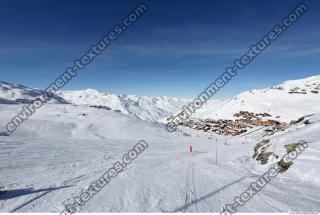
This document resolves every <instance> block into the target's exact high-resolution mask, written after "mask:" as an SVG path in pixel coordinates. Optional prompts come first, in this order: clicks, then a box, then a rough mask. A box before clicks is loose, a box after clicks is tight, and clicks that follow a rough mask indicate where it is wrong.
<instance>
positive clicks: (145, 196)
mask: <svg viewBox="0 0 320 215" xmlns="http://www.w3.org/2000/svg"><path fill="white" fill-rule="evenodd" d="M21 107H22V105H5V104H1V105H0V122H2V123H1V124H0V131H1V129H2V128H3V129H4V127H5V122H8V121H9V120H10V119H11V118H12V117H13V116H14V115H15V114H16V113H17V112H18V111H19V110H20V109H21ZM315 119H316V118H314V119H312V122H313V121H315ZM319 129H320V128H319V122H314V123H313V124H310V125H306V126H304V127H303V128H301V129H300V130H298V129H294V130H292V131H289V130H287V131H285V133H283V135H282V136H281V135H280V136H279V138H278V139H277V140H276V139H274V140H275V141H272V142H273V143H274V144H277V141H282V142H281V143H284V142H288V143H291V142H296V141H298V140H300V139H305V140H306V141H308V142H309V143H310V144H309V145H310V147H309V148H308V149H306V151H305V152H304V153H303V154H302V155H301V157H299V158H298V160H297V161H296V162H295V163H294V165H293V166H292V167H291V168H290V169H289V170H288V171H286V172H285V173H283V174H279V175H278V176H277V178H275V179H273V180H272V181H271V183H270V184H268V185H266V186H265V187H264V188H263V190H261V192H259V194H258V195H255V196H254V197H253V198H252V199H250V201H249V202H247V203H246V204H245V205H244V206H243V207H239V208H238V211H239V212H251V213H254V212H256V213H258V212H318V211H319V209H320V208H319V207H320V200H319V191H320V186H319V183H318V182H317V178H319V165H318V162H319V159H318V158H319V156H320V155H319V153H320V148H319V138H320V133H319ZM184 132H187V133H189V134H191V136H189V135H186V134H184V133H183V132H178V133H171V132H168V131H167V130H166V128H165V126H164V125H162V124H159V123H153V122H148V121H144V120H138V119H135V118H132V117H128V116H125V115H123V114H120V113H116V112H113V111H104V110H99V109H95V108H90V107H87V106H73V105H60V104H59V105H57V104H47V105H45V106H44V107H43V108H41V109H39V111H38V112H37V113H36V114H35V115H34V116H33V117H32V118H30V119H29V120H28V121H26V122H25V123H24V124H23V125H22V126H21V127H19V129H18V130H17V131H16V132H14V133H12V134H11V135H10V136H1V135H0V175H1V177H0V184H1V185H6V187H7V188H8V192H7V193H5V194H1V195H0V212H30V213H35V212H56V213H60V212H61V211H62V210H63V209H64V206H63V204H64V203H66V202H68V201H67V200H68V199H69V198H71V197H72V196H73V197H74V196H78V195H79V194H81V191H84V190H85V189H87V188H88V187H89V186H90V184H91V183H92V182H93V181H96V180H98V179H99V178H100V177H101V176H102V175H103V174H105V172H106V171H107V170H108V169H109V168H110V167H112V165H113V164H114V163H115V162H117V161H121V159H122V156H123V155H124V154H125V153H127V152H128V150H130V149H132V147H133V146H134V145H135V144H136V143H137V141H138V140H140V139H144V140H145V141H147V143H148V145H149V147H148V148H147V149H146V150H145V151H144V152H143V153H142V154H140V155H139V157H138V158H137V159H136V160H134V161H133V162H132V163H131V164H129V165H127V166H126V167H125V168H124V169H123V171H121V172H120V173H119V175H118V176H116V177H114V178H113V179H112V180H111V181H110V182H109V183H108V184H107V185H106V186H105V187H104V188H102V190H101V191H100V192H98V193H97V194H96V195H95V196H94V197H93V198H91V199H90V200H89V201H88V202H87V203H86V204H85V205H83V207H82V208H81V210H80V212H198V213H199V212H221V210H222V209H223V206H224V205H225V204H230V203H232V202H233V198H234V196H236V195H240V194H241V193H242V192H243V191H245V190H247V189H248V187H249V186H250V184H251V183H252V182H253V181H255V180H257V178H258V177H259V174H258V173H257V172H256V171H254V170H255V169H253V168H242V167H244V166H241V164H243V165H245V167H250V166H248V165H250V163H248V162H247V160H249V161H250V157H251V156H252V154H253V147H254V146H255V144H256V143H257V141H259V139H260V137H258V136H259V135H257V134H253V133H252V134H250V135H248V136H247V138H246V139H243V140H241V139H240V138H239V137H228V138H227V139H226V137H224V136H216V135H209V134H204V133H201V132H198V131H195V130H192V131H191V130H185V131H184ZM209 138H210V139H209ZM225 141H227V143H228V145H225V144H224V143H225ZM190 143H191V144H192V145H193V152H192V153H189V152H188V149H189V144H190ZM281 143H280V142H279V144H281ZM270 148H272V147H270ZM216 150H217V151H216ZM216 161H217V164H216ZM255 163H257V162H255ZM239 164H240V165H239ZM255 165H256V164H255ZM296 174H298V177H291V176H296ZM313 177H314V178H313ZM312 178H313V179H312ZM303 182H312V183H303ZM69 203H72V202H71V201H69Z"/></svg>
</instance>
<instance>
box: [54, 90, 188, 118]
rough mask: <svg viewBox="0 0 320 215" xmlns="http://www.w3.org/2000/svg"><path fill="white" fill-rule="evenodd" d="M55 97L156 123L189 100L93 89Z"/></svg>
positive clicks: (64, 93) (60, 93)
mask: <svg viewBox="0 0 320 215" xmlns="http://www.w3.org/2000/svg"><path fill="white" fill-rule="evenodd" d="M57 95H59V96H61V97H63V98H64V99H65V100H67V101H68V102H70V103H73V104H76V105H91V106H102V107H105V108H108V109H110V110H115V111H118V112H121V113H123V114H125V115H129V116H134V117H136V118H139V119H143V120H149V121H158V120H160V119H162V118H165V117H168V116H170V115H171V114H173V113H175V112H177V111H179V110H180V109H181V108H182V106H183V105H186V104H188V103H189V102H191V101H192V100H191V99H177V98H168V97H165V96H161V97H156V98H151V97H146V96H135V95H115V94H108V93H101V92H98V91H96V90H93V89H87V90H78V91H61V92H58V93H57Z"/></svg>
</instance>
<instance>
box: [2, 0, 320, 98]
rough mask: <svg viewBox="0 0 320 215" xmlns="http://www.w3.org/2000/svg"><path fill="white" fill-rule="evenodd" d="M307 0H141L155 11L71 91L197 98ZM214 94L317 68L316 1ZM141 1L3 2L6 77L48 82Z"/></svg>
mask: <svg viewBox="0 0 320 215" xmlns="http://www.w3.org/2000/svg"><path fill="white" fill-rule="evenodd" d="M300 2H301V1H294V0H290V1H287V0H282V1H237V0H232V1H229V0H226V1H205V0H202V1H196V0H195V1H176V0H173V1H169V0H168V1H160V0H159V1H145V3H146V4H147V5H148V7H149V11H148V12H147V13H146V14H144V15H143V17H141V18H140V19H139V20H138V21H137V22H136V23H135V24H134V25H133V26H131V27H130V28H129V29H128V30H127V31H126V32H125V33H124V34H123V35H121V36H120V37H119V38H118V39H117V40H116V41H114V43H113V44H112V45H111V46H110V47H108V49H107V50H106V51H105V52H104V53H103V54H101V55H100V56H99V57H97V58H96V59H95V60H94V62H92V63H91V64H89V66H87V68H86V69H85V70H84V71H82V72H80V73H79V74H78V76H77V77H76V78H75V79H74V80H72V81H71V82H69V83H68V84H67V85H66V87H65V88H64V89H65V90H72V89H84V88H95V89H97V90H100V91H105V92H109V93H117V94H136V95H146V96H161V95H166V96H172V97H194V96H196V95H197V94H199V93H200V92H201V91H202V90H203V89H205V88H206V86H207V85H208V84H209V83H210V82H211V81H213V80H215V79H216V78H217V77H218V76H219V74H221V73H222V72H223V71H224V69H225V68H226V67H227V66H229V65H231V64H232V62H233V60H234V59H236V58H238V57H240V56H241V54H243V53H244V52H245V51H246V50H247V49H248V48H249V47H250V45H252V44H254V43H256V42H258V40H259V39H260V38H261V37H263V36H264V35H265V34H266V33H267V32H268V31H269V30H271V29H272V28H273V26H274V25H276V24H278V23H280V22H281V21H282V19H283V17H284V16H286V15H287V14H288V13H289V12H290V11H292V9H294V8H295V7H296V6H297V5H298V4H299V3H300ZM303 2H305V3H307V4H308V6H309V11H308V12H307V13H306V14H305V15H303V17H301V18H300V19H299V20H298V21H297V22H296V23H295V24H294V25H292V26H291V27H290V29H288V30H287V31H286V32H285V33H284V34H283V35H281V36H280V38H278V39H277V40H276V41H275V42H274V43H273V44H272V45H271V46H270V47H269V48H268V49H267V50H266V51H265V52H264V53H263V54H261V55H260V56H259V57H258V58H256V59H255V60H254V61H253V62H252V63H251V64H250V65H249V66H247V67H246V68H245V70H243V71H241V72H240V73H239V74H238V76H237V77H236V78H235V79H234V80H232V81H231V82H230V83H228V84H227V85H226V86H225V87H224V88H223V89H222V90H221V91H220V92H219V93H218V94H217V95H216V98H226V97H230V96H233V95H236V94H237V93H239V92H242V91H244V90H248V89H252V88H262V87H267V86H270V85H273V84H277V83H281V82H282V81H285V80H289V79H298V78H303V77H307V76H311V75H317V74H319V68H320V67H319V64H320V60H319V56H320V42H319V38H320V28H319V23H320V13H319V11H320V2H319V1H316V0H315V1H303ZM139 3H140V1H102V0H91V1H89V0H88V1H80V0H79V1H76V0H69V1H62V0H61V1H58V0H41V1H35V0H30V1H23V0H20V1H17V0H10V1H9V0H8V1H3V0H1V1H0V29H1V34H0V75H1V76H0V80H3V81H7V82H11V83H21V84H24V85H27V86H31V87H37V88H45V87H46V86H47V85H48V84H49V83H51V82H52V81H53V80H55V79H56V78H57V77H58V76H59V75H60V74H61V73H62V72H64V69H65V68H66V67H67V66H70V65H72V62H73V60H74V59H76V58H78V57H80V56H81V55H82V54H83V53H84V52H85V51H87V49H88V48H89V46H90V45H91V44H93V43H95V42H97V41H98V40H99V39H100V38H101V37H102V36H103V35H104V34H105V33H107V32H108V31H110V30H111V29H112V28H113V26H114V25H116V24H118V23H119V22H120V21H121V20H122V18H123V17H125V16H126V15H127V14H128V13H129V12H130V11H132V9H134V8H135V7H136V6H137V5H138V4H139Z"/></svg>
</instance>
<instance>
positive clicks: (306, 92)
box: [193, 76, 320, 122]
mask: <svg viewBox="0 0 320 215" xmlns="http://www.w3.org/2000/svg"><path fill="white" fill-rule="evenodd" d="M319 110H320V76H312V77H308V78H305V79H300V80H293V81H286V82H284V83H282V84H280V85H277V86H274V87H270V88H266V89H254V90H250V91H246V92H243V93H241V94H239V95H237V96H235V97H233V98H231V99H229V100H226V101H225V102H223V103H222V104H221V105H220V106H218V107H210V106H204V107H203V108H202V110H199V111H198V112H197V113H196V114H194V116H193V117H194V118H202V119H205V118H211V119H234V116H233V115H234V114H235V113H237V112H239V111H249V112H254V113H265V112H266V113H269V114H271V115H272V117H270V118H273V119H275V117H276V116H280V118H278V120H280V121H286V122H288V121H290V120H295V119H297V118H299V117H301V116H303V115H307V114H312V113H317V112H319Z"/></svg>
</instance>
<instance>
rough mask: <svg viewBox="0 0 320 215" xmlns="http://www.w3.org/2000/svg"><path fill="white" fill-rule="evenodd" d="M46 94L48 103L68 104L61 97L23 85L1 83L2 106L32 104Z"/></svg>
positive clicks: (0, 98) (0, 96) (0, 100)
mask: <svg viewBox="0 0 320 215" xmlns="http://www.w3.org/2000/svg"><path fill="white" fill-rule="evenodd" d="M42 94H46V95H47V96H48V101H47V102H48V103H56V104H66V103H67V102H66V101H65V100H64V99H63V98H62V97H60V96H57V95H55V94H53V93H49V92H46V91H44V90H39V89H35V88H30V87H26V86H24V85H21V84H10V83H7V82H4V81H0V104H20V103H32V102H33V100H34V99H36V98H37V97H39V96H41V95H42Z"/></svg>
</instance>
